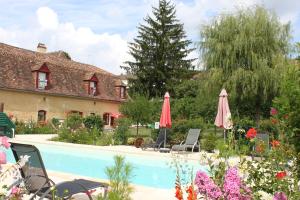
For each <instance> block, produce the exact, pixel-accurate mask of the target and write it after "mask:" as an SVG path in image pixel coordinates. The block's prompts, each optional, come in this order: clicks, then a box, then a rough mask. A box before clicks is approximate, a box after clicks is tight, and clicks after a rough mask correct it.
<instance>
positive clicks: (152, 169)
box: [7, 144, 206, 189]
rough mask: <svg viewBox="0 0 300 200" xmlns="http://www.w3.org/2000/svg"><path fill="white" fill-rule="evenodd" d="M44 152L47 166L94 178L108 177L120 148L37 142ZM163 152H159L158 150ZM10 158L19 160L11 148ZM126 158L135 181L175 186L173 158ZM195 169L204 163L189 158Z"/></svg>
mask: <svg viewBox="0 0 300 200" xmlns="http://www.w3.org/2000/svg"><path fill="white" fill-rule="evenodd" d="M34 145H35V146H37V147H38V149H39V150H40V152H41V155H42V158H43V161H44V164H45V167H46V169H48V170H53V171H60V172H66V173H72V174H78V175H82V176H88V177H92V178H99V179H107V176H106V175H105V168H106V167H108V166H112V165H114V160H113V156H114V155H120V154H118V153H117V152H113V151H105V150H99V149H96V148H91V149H88V148H86V147H84V148H78V147H73V146H69V145H68V146H63V145H50V144H34ZM158 154H159V153H158ZM7 157H8V161H9V162H15V161H14V158H13V155H12V153H11V151H8V152H7ZM125 159H126V161H127V162H129V163H131V164H132V166H133V168H134V169H133V174H134V177H133V178H132V183H133V184H137V185H144V186H150V187H155V188H164V189H170V188H174V183H175V177H176V173H175V170H174V168H172V167H170V162H171V161H172V159H169V158H164V157H160V156H158V157H156V156H143V155H135V154H126V156H125ZM187 165H188V166H189V167H192V168H193V169H194V171H196V170H198V169H202V170H204V171H206V170H205V169H206V168H205V167H204V166H201V165H200V164H198V163H197V162H192V161H190V162H188V163H187Z"/></svg>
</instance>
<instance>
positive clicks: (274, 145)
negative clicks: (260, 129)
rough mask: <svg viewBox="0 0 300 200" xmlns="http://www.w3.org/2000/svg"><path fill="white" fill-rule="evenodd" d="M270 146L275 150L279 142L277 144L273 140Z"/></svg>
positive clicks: (276, 141)
mask: <svg viewBox="0 0 300 200" xmlns="http://www.w3.org/2000/svg"><path fill="white" fill-rule="evenodd" d="M271 145H272V147H273V148H276V147H279V145H280V142H279V141H278V140H273V141H272V142H271Z"/></svg>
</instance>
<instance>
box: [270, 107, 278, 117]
mask: <svg viewBox="0 0 300 200" xmlns="http://www.w3.org/2000/svg"><path fill="white" fill-rule="evenodd" d="M270 114H271V115H273V116H274V115H277V114H278V111H277V110H276V108H271V110H270Z"/></svg>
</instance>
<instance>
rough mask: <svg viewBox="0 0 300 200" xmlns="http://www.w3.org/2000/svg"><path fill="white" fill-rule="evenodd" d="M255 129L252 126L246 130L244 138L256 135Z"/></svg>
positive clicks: (251, 137)
mask: <svg viewBox="0 0 300 200" xmlns="http://www.w3.org/2000/svg"><path fill="white" fill-rule="evenodd" d="M256 134H257V132H256V130H255V129H254V128H250V129H249V130H248V131H247V134H246V138H248V139H253V138H255V137H256Z"/></svg>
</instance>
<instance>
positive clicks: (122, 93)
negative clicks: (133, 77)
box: [120, 86, 126, 99]
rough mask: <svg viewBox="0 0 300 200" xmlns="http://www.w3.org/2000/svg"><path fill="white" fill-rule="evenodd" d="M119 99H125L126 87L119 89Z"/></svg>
mask: <svg viewBox="0 0 300 200" xmlns="http://www.w3.org/2000/svg"><path fill="white" fill-rule="evenodd" d="M120 98H121V99H125V98H126V87H125V86H121V87H120Z"/></svg>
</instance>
